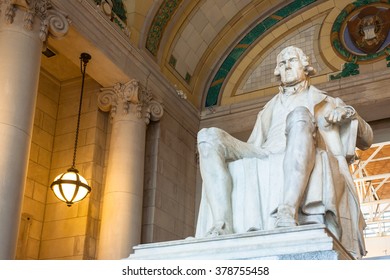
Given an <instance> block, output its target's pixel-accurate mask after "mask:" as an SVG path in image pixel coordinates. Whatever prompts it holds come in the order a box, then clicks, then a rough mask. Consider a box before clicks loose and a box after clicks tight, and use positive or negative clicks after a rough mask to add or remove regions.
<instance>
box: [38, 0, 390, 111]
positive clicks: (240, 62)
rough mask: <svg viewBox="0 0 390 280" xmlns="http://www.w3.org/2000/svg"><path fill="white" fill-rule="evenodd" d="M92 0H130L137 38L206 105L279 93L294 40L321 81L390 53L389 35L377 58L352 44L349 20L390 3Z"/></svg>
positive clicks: (378, 63) (150, 57) (374, 66)
mask: <svg viewBox="0 0 390 280" xmlns="http://www.w3.org/2000/svg"><path fill="white" fill-rule="evenodd" d="M88 1H95V2H99V1H108V2H110V1H111V3H113V2H122V3H123V5H124V8H125V14H126V24H127V27H126V28H127V29H128V31H129V33H130V36H129V38H128V40H129V41H130V43H131V44H132V45H133V46H134V47H136V48H137V49H139V50H140V51H141V52H142V53H143V54H144V55H145V56H147V61H152V62H154V65H153V66H152V67H157V68H158V71H159V72H160V73H161V74H162V75H163V76H164V77H165V78H166V79H167V80H168V81H169V82H170V83H171V84H172V85H174V86H175V87H176V88H177V90H180V91H183V92H184V93H185V94H186V96H187V100H188V101H189V102H191V103H192V104H193V105H194V106H195V107H196V108H198V109H199V110H202V109H203V108H205V107H210V106H219V105H226V104H234V103H238V102H241V101H247V100H253V99H256V98H259V97H264V96H268V95H273V94H275V91H276V87H277V86H278V81H277V80H276V79H275V77H274V75H273V71H274V67H275V60H276V55H277V53H278V52H279V51H280V50H281V49H282V48H283V47H285V46H287V45H296V46H298V47H300V48H302V49H303V50H304V51H305V53H306V54H308V55H309V56H310V58H311V61H312V63H313V65H314V66H315V68H316V69H317V74H316V76H314V77H313V79H312V83H313V84H320V83H325V82H327V81H328V80H329V79H330V76H331V75H335V73H337V71H340V70H341V69H342V67H343V65H344V64H345V63H346V62H351V61H352V62H355V63H358V64H359V66H360V69H359V70H360V73H363V72H368V73H370V72H372V71H373V70H378V69H383V68H386V63H387V62H386V57H387V56H388V57H390V56H389V54H390V48H389V47H388V45H389V42H390V36H389V35H387V38H386V41H385V42H384V43H383V46H384V47H383V46H382V47H381V49H379V50H378V51H376V52H375V53H374V54H370V55H367V54H365V53H363V54H361V53H359V50H356V48H355V47H353V46H352V47H348V46H347V47H346V46H345V44H344V43H345V42H344V41H345V40H346V39H345V38H346V36H345V34H346V33H348V32H349V30H348V26H347V22H348V21H352V20H353V19H356V18H357V17H359V15H360V14H359V13H361V11H362V10H363V9H364V8H366V7H367V6H376V7H378V8H379V9H381V11H385V10H386V11H387V10H389V11H390V0H357V1H350V0H338V1H333V0H299V1H291V0H289V1H277V0H191V1H190V0H143V1H135V0H88ZM56 2H57V1H56ZM386 17H387V15H385V16H382V18H385V19H386ZM389 18H390V17H389ZM389 22H390V20H389ZM354 24H355V25H356V23H354ZM389 25H390V24H389ZM387 28H388V27H387ZM346 30H347V31H346ZM387 32H388V29H387ZM387 34H388V33H387ZM71 35H72V34H71ZM68 37H71V36H70V35H69V36H68ZM74 37H75V36H74ZM348 38H349V37H348ZM68 40H70V39H68ZM348 40H349V41H351V39H350V38H349V39H348ZM348 40H346V41H348ZM74 41H75V40H74ZM347 43H348V42H347ZM52 44H53V45H54V46H55V47H57V48H60V46H58V44H57V43H56V42H52ZM56 44H57V46H56ZM72 45H74V43H72ZM349 45H351V42H349ZM346 48H347V49H346ZM354 48H355V49H354ZM73 56H75V55H73V54H72V57H73ZM75 57H77V56H75ZM43 64H45V59H43ZM107 64H109V63H108V62H105V65H107ZM59 67H60V68H61V66H59ZM92 70H93V69H92ZM96 72H98V71H96ZM113 73H114V72H113ZM63 74H64V73H62V75H63ZM70 76H71V73H70ZM111 76H112V75H111ZM102 79H103V78H102ZM102 81H103V82H104V81H105V80H104V79H103V80H102ZM99 82H101V81H99Z"/></svg>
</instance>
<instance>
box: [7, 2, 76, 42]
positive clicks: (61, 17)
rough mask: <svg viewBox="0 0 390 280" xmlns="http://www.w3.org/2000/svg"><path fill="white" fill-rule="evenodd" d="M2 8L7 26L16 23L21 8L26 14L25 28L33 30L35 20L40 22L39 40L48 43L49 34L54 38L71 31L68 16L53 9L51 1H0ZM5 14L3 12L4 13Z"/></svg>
mask: <svg viewBox="0 0 390 280" xmlns="http://www.w3.org/2000/svg"><path fill="white" fill-rule="evenodd" d="M0 7H1V9H2V10H4V17H5V21H6V23H7V24H12V23H13V22H14V17H15V13H16V11H17V9H18V8H19V9H20V10H21V11H23V12H24V19H23V23H24V28H25V29H26V30H32V28H33V24H34V20H35V19H36V18H38V19H39V20H40V32H39V38H40V39H41V40H42V41H43V42H46V40H47V36H48V34H50V35H51V36H53V37H54V38H60V37H63V36H65V35H66V33H67V32H68V30H69V20H68V18H67V16H66V15H65V14H64V13H62V12H61V11H58V10H56V9H54V8H53V6H52V4H51V2H50V0H0ZM2 12H3V11H2Z"/></svg>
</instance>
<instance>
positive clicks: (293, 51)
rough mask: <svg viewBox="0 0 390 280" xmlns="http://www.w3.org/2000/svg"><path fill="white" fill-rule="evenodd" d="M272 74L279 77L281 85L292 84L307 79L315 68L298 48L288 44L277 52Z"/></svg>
mask: <svg viewBox="0 0 390 280" xmlns="http://www.w3.org/2000/svg"><path fill="white" fill-rule="evenodd" d="M274 74H275V76H279V77H280V79H281V81H282V84H283V85H285V86H293V85H296V84H298V83H300V82H302V81H304V80H307V79H309V77H310V76H311V75H314V74H315V70H314V68H313V67H312V66H311V65H310V62H309V57H308V56H307V55H305V54H304V52H303V51H302V50H301V49H300V48H297V47H294V46H290V47H286V48H284V49H283V50H282V51H281V52H280V53H279V54H278V56H277V58H276V68H275V72H274Z"/></svg>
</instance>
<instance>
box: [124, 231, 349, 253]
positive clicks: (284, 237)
mask: <svg viewBox="0 0 390 280" xmlns="http://www.w3.org/2000/svg"><path fill="white" fill-rule="evenodd" d="M127 259H134V260H172V259H176V260H190V259H193V260H195V259H217V260H221V259H231V260H234V259H237V260H244V259H268V260H351V259H354V257H353V256H351V255H350V254H349V253H348V252H347V251H346V250H345V249H344V248H343V247H342V245H341V244H340V243H339V242H338V241H337V240H336V239H335V238H334V236H333V235H332V234H331V233H330V232H329V231H328V230H327V229H326V227H325V225H306V226H299V227H293V228H280V229H275V230H267V231H253V232H248V233H242V234H231V235H224V236H219V237H215V238H196V239H195V238H187V239H185V240H177V241H168V242H159V243H151V244H142V245H138V246H135V247H134V254H131V255H130V256H129V257H128V258H127Z"/></svg>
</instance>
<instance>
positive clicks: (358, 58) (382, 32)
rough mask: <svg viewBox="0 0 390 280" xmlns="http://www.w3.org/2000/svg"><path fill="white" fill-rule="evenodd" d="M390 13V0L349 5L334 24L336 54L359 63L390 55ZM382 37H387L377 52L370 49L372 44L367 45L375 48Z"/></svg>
mask: <svg viewBox="0 0 390 280" xmlns="http://www.w3.org/2000/svg"><path fill="white" fill-rule="evenodd" d="M389 13H390V0H388V1H384V0H358V1H355V2H353V3H351V4H349V5H347V6H346V7H345V8H344V9H343V10H342V11H341V12H340V14H339V15H338V16H337V18H336V20H335V21H334V23H333V26H332V31H331V44H332V47H333V49H334V50H335V52H336V54H337V55H338V56H339V57H340V58H342V59H343V60H345V61H348V62H355V63H365V62H370V61H375V60H378V59H381V58H383V57H384V56H388V55H389V54H390V47H389V46H390V34H389V27H390V24H389V23H388V20H389V17H390V14H389ZM360 17H361V18H363V20H360ZM368 21H371V23H369V22H368ZM363 32H364V33H363ZM357 33H359V34H357ZM360 33H361V34H360ZM359 37H360V38H359ZM379 37H383V38H382V39H383V40H382V42H378V46H377V49H375V50H374V51H370V50H369V48H370V47H369V46H366V47H364V46H363V45H371V48H372V47H373V46H372V45H373V44H376V42H374V41H375V40H377V39H378V38H379ZM358 45H360V47H359V46H358Z"/></svg>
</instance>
